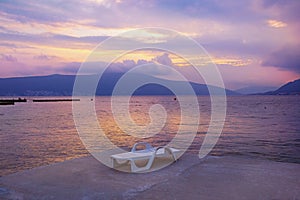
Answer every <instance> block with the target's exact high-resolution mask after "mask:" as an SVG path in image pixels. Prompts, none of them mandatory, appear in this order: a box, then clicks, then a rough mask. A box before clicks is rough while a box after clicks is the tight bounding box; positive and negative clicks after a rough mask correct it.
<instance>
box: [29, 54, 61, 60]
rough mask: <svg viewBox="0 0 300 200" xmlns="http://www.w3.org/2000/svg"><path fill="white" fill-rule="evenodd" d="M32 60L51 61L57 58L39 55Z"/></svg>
mask: <svg viewBox="0 0 300 200" xmlns="http://www.w3.org/2000/svg"><path fill="white" fill-rule="evenodd" d="M33 58H34V59H37V60H46V61H49V60H52V59H57V58H58V57H57V56H49V55H46V54H40V55H38V56H34V57H33Z"/></svg>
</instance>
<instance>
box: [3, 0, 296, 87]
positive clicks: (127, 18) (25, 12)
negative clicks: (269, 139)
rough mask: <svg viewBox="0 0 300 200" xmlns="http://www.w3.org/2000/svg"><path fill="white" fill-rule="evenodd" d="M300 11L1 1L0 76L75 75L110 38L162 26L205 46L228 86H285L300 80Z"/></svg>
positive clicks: (246, 2)
mask: <svg viewBox="0 0 300 200" xmlns="http://www.w3.org/2000/svg"><path fill="white" fill-rule="evenodd" d="M299 10H300V1H298V0H243V1H239V0H223V1H221V0H198V1H197V0H191V1H186V0H179V1H171V0H140V1H133V0H115V1H106V0H72V1H71V0H70V1H69V0H50V1H33V0H27V1H24V0H0V61H1V66H0V72H1V73H0V77H1V78H4V77H19V76H35V75H49V74H75V73H76V71H77V70H78V68H79V66H80V64H81V63H82V62H84V61H85V59H86V57H87V56H88V55H89V53H90V52H91V51H92V50H93V49H94V48H95V47H96V45H97V44H98V43H100V42H101V41H103V40H105V39H107V38H108V37H110V36H114V35H117V34H120V33H122V32H124V31H128V30H132V29H135V28H143V27H160V28H167V29H172V30H176V31H179V32H181V33H182V34H184V35H186V36H189V37H191V38H193V39H194V40H195V41H197V42H198V43H199V44H201V45H202V46H203V47H204V48H205V49H206V50H207V52H208V53H209V55H210V56H211V57H212V59H213V61H214V62H215V63H216V64H217V65H218V68H219V70H220V72H221V74H222V77H223V79H224V82H225V86H226V87H227V88H229V89H238V88H242V87H247V86H272V87H278V86H280V85H282V84H284V83H286V82H288V81H292V80H294V79H298V78H299V77H300V40H299V32H300V23H299V20H300V14H299V13H300V12H299ZM164 56H166V54H164V53H163V52H161V54H159V52H158V53H157V52H156V53H155V54H153V55H149V54H148V53H147V52H144V53H143V52H137V53H136V54H134V55H131V57H126V62H127V63H128V62H130V60H131V59H132V61H134V62H137V61H138V60H146V61H150V60H153V59H160V58H164ZM167 58H168V59H170V60H171V61H172V62H173V63H174V62H176V57H174V56H172V55H170V56H169V57H167ZM122 62H123V61H122V60H120V63H122ZM123 64H124V65H126V63H125V61H124V63H123Z"/></svg>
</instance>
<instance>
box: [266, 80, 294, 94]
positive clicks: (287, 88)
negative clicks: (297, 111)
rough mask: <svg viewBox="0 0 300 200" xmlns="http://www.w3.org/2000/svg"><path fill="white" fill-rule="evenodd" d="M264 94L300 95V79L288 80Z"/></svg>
mask: <svg viewBox="0 0 300 200" xmlns="http://www.w3.org/2000/svg"><path fill="white" fill-rule="evenodd" d="M263 94H264V95H300V79H298V80H295V81H292V82H289V83H287V84H285V85H283V86H281V87H280V88H278V89H277V90H275V91H270V92H265V93H263Z"/></svg>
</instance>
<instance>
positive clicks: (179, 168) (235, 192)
mask: <svg viewBox="0 0 300 200" xmlns="http://www.w3.org/2000/svg"><path fill="white" fill-rule="evenodd" d="M299 177H300V165H299V164H293V163H282V162H274V161H269V160H261V159H255V158H244V157H230V156H224V157H206V158H205V159H202V160H200V159H199V158H198V157H197V156H196V155H193V154H185V155H183V156H182V157H181V158H180V160H178V161H177V162H176V163H174V164H172V165H171V166H169V167H166V168H164V169H162V170H159V171H156V172H152V173H146V174H132V173H123V172H119V171H116V170H113V169H110V168H108V167H106V166H104V165H102V164H101V163H100V162H98V161H97V160H95V159H94V158H93V157H91V156H88V157H83V158H78V159H73V160H69V161H65V162H62V163H56V164H52V165H48V166H42V167H38V168H34V169H31V170H27V171H23V172H18V173H15V174H11V175H7V176H3V177H1V178H0V199H300V192H299V187H300V179H299Z"/></svg>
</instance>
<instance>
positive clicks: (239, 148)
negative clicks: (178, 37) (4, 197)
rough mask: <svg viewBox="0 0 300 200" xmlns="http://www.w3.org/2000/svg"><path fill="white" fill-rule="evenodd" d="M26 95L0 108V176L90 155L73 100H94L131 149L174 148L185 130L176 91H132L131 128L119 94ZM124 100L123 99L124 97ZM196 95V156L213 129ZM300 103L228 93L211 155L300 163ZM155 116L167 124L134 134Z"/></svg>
mask: <svg viewBox="0 0 300 200" xmlns="http://www.w3.org/2000/svg"><path fill="white" fill-rule="evenodd" d="M7 98H9V97H7ZM25 98H26V99H27V100H28V101H27V102H26V103H16V104H15V105H9V106H0V176H4V175H8V174H12V173H16V172H19V171H23V170H27V169H31V168H34V167H38V166H43V165H48V164H51V163H56V162H63V161H66V160H70V159H74V158H79V157H83V156H87V155H90V153H89V151H88V150H87V149H86V146H85V145H84V143H83V141H82V137H81V135H80V134H79V133H78V130H77V127H76V126H77V125H76V124H75V122H74V115H73V111H72V105H73V106H74V105H75V106H76V104H78V105H80V104H81V105H82V104H83V105H89V104H92V106H94V109H95V113H96V118H97V123H98V124H99V126H100V127H101V130H102V131H103V133H104V134H105V135H106V136H107V138H108V139H109V140H110V142H112V143H113V144H114V145H116V146H118V147H121V148H124V149H128V150H129V149H130V148H131V147H132V145H133V144H134V143H135V142H140V141H146V142H149V143H151V144H152V145H153V146H164V145H168V143H170V142H171V141H172V139H173V138H174V137H175V136H176V134H178V131H179V129H180V126H181V123H180V122H181V121H180V120H181V119H182V116H181V115H182V114H183V113H182V110H181V106H182V105H180V102H179V101H178V98H175V97H174V96H132V97H130V101H129V104H128V113H129V115H130V117H131V120H132V121H133V122H134V123H133V124H130V126H128V127H126V128H124V127H120V126H122V124H120V123H117V122H116V121H115V118H114V117H115V116H116V115H118V113H116V112H112V109H111V104H112V103H111V102H112V99H111V97H108V96H98V97H95V98H87V97H81V98H80V101H78V102H33V101H32V100H33V99H43V98H44V99H57V98H60V99H61V98H62V97H25ZM63 98H64V99H67V98H72V97H63ZM118 98H120V100H122V98H125V97H118ZM186 98H188V97H186ZM1 99H3V98H1ZM197 100H198V105H199V107H198V109H199V110H197V112H199V113H200V118H199V123H198V124H195V123H191V124H185V127H187V128H186V129H185V131H188V130H189V128H191V130H192V129H193V130H194V129H195V126H197V127H196V129H197V131H196V133H195V138H194V140H193V141H192V143H191V144H190V145H189V149H188V150H187V152H188V153H195V154H197V153H198V152H199V149H200V148H201V145H202V143H203V139H204V137H205V136H206V134H207V130H208V127H209V124H210V120H211V111H212V106H211V99H210V97H209V96H198V97H197ZM157 104H159V105H160V106H161V107H162V108H163V109H164V111H165V113H166V115H163V117H164V119H160V118H161V117H162V116H161V115H157V118H158V120H155V119H153V118H156V115H155V112H154V113H151V114H150V112H149V110H151V109H150V108H151V106H153V105H157ZM299 105H300V96H256V95H253V96H252V95H249V96H228V97H227V110H226V118H225V124H224V127H223V130H222V132H221V135H220V137H219V139H218V141H217V143H216V145H215V146H214V148H213V149H212V151H211V152H210V154H209V155H212V156H227V155H230V156H244V157H250V158H259V159H267V160H274V161H278V162H290V163H298V164H300V123H299V119H300V106H299ZM186 106H189V105H186ZM161 107H160V108H161ZM191 109H192V110H193V111H195V109H194V108H191ZM122 115H124V113H122ZM82 117H83V120H93V119H92V118H91V119H89V116H87V115H82ZM123 117H128V116H127V115H125V116H123ZM119 119H120V116H119ZM121 119H122V116H121ZM125 121H126V120H125ZM153 121H160V122H161V121H163V126H161V124H160V125H159V127H157V128H158V129H157V130H156V131H157V132H155V133H152V134H150V135H149V136H147V135H146V136H145V135H144V136H143V137H138V136H139V135H138V134H139V133H135V132H136V131H137V130H139V129H138V128H136V127H137V126H145V125H147V124H149V123H151V122H153ZM123 125H124V124H123ZM91 129H92V127H91ZM93 134H95V130H90V137H91V138H93V137H95V135H93ZM88 137H89V136H88ZM103 142H104V141H103ZM101 145H104V144H101V143H100V144H99V146H101ZM104 146H105V145H104Z"/></svg>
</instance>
